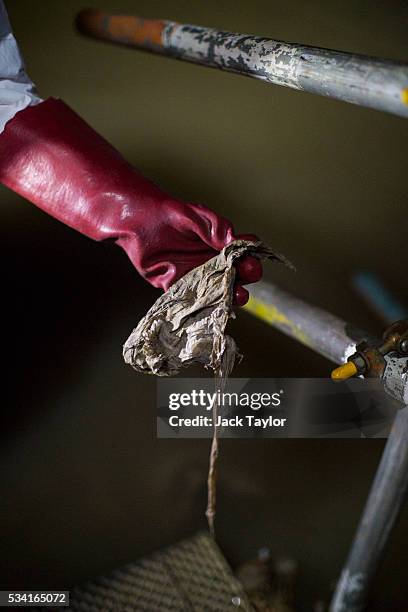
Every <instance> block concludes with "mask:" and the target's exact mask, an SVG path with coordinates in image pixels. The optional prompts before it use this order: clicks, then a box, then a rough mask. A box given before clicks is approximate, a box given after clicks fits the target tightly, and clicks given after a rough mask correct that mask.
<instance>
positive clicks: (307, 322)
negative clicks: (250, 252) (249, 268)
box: [244, 281, 369, 364]
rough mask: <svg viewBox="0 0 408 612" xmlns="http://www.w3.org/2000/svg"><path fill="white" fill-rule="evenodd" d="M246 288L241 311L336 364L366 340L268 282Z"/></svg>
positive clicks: (359, 332)
mask: <svg viewBox="0 0 408 612" xmlns="http://www.w3.org/2000/svg"><path fill="white" fill-rule="evenodd" d="M248 288H249V291H250V298H249V302H248V304H247V305H246V306H245V307H244V308H245V310H247V311H248V312H250V313H251V314H253V315H254V316H255V317H257V318H259V319H262V320H263V321H265V323H268V324H269V325H272V326H273V327H276V328H277V329H279V330H280V331H282V332H283V333H284V334H287V335H288V336H291V337H292V338H294V339H295V340H297V341H298V342H301V343H302V344H305V345H306V346H308V347H309V348H311V349H312V350H314V351H316V352H317V353H320V355H323V356H324V357H327V359H329V360H330V361H332V362H334V363H336V364H343V363H345V362H346V361H347V359H348V358H349V357H350V356H351V355H352V354H353V353H355V351H356V346H357V344H359V343H360V342H361V341H362V340H368V339H369V335H368V334H367V333H365V332H363V331H361V330H359V329H357V328H353V327H352V326H351V325H349V324H348V323H346V322H345V321H343V320H342V319H340V318H339V317H336V316H335V315H332V314H331V313H329V312H327V311H326V310H323V309H322V308H319V307H317V306H313V305H311V304H308V303H306V302H304V301H303V300H300V299H299V298H296V297H294V296H292V295H291V294H290V293H288V292H286V291H284V290H283V289H280V288H279V287H277V286H276V285H273V284H272V283H269V282H266V281H260V282H259V283H256V284H254V285H251V286H250V287H248Z"/></svg>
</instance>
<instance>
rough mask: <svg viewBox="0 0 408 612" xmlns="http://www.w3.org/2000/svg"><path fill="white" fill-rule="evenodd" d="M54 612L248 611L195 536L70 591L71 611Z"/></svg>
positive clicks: (209, 545)
mask: <svg viewBox="0 0 408 612" xmlns="http://www.w3.org/2000/svg"><path fill="white" fill-rule="evenodd" d="M43 609H44V610H46V608H43ZM48 610H49V608H48ZM59 610H61V612H62V611H63V610H72V611H73V612H113V611H115V612H119V611H120V612H134V611H138V612H139V611H140V612H159V611H160V612H162V611H165V612H167V611H168V612H173V611H174V612H176V611H177V612H205V611H207V610H208V611H214V612H224V611H227V610H229V611H233V610H236V611H242V610H245V611H249V610H251V607H250V605H249V603H248V600H247V599H246V597H245V594H244V592H243V590H242V587H241V585H240V583H239V582H238V581H237V580H236V578H235V577H234V576H233V574H232V572H231V570H230V568H229V566H228V565H227V563H226V561H225V559H224V558H223V556H222V554H221V552H220V550H219V549H218V547H217V546H216V544H215V542H214V541H213V539H212V538H211V537H210V536H209V535H208V534H207V533H199V534H198V535H196V536H194V537H192V538H190V539H188V540H185V541H183V542H181V543H179V544H177V545H175V546H171V547H169V548H166V549H164V550H163V551H160V552H158V553H155V554H153V555H151V556H150V557H147V558H145V559H141V560H140V561H138V562H136V563H133V564H130V565H128V566H126V567H124V568H122V569H119V570H116V571H114V572H112V573H111V574H110V575H108V576H106V577H102V578H98V579H96V580H94V581H91V582H88V583H87V584H85V585H84V586H82V587H81V588H77V589H74V590H73V591H71V597H70V607H69V608H59Z"/></svg>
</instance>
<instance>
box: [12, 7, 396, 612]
mask: <svg viewBox="0 0 408 612" xmlns="http://www.w3.org/2000/svg"><path fill="white" fill-rule="evenodd" d="M88 4H89V5H94V6H99V7H101V8H105V9H107V10H115V11H116V12H123V13H138V14H140V15H142V16H145V17H162V18H168V19H174V20H179V21H182V22H190V23H198V24H203V25H210V26H216V27H221V28H224V29H230V30H236V31H242V32H250V33H257V34H263V35H266V36H271V37H275V38H279V39H284V40H285V39H286V40H290V41H297V42H304V43H308V44H312V45H319V46H326V47H331V48H338V49H342V50H348V51H353V52H361V53H367V54H373V55H378V56H384V57H391V58H395V59H401V60H404V59H407V54H408V49H407V25H408V7H407V4H406V2H404V1H403V0H401V1H398V0H391V1H389V2H377V3H373V2H368V1H366V0H358V1H356V0H354V1H352V0H347V1H343V2H335V1H334V0H331V1H328V0H326V1H325V2H323V1H322V0H312V1H309V2H301V1H300V0H287V2H285V3H282V2H276V1H274V0H268V2H266V1H261V0H256V1H255V0H254V1H252V2H248V1H244V0H234V2H232V1H229V2H228V1H226V0H217V1H216V2H215V1H214V2H212V1H207V2H196V3H191V2H189V1H187V0H183V1H179V2H177V3H170V2H164V1H162V2H148V1H147V0H140V1H138V2H131V1H130V0H121V2H113V0H111V1H108V0H106V1H104V2H103V1H101V2H99V3H97V2H91V1H89V2H88ZM82 7H83V4H82V3H81V2H80V1H76V0H75V1H72V0H70V1H69V2H55V1H52V0H47V1H45V0H41V1H38V2H30V3H29V2H25V1H24V0H13V1H10V2H8V10H9V14H10V19H11V22H12V25H13V28H14V31H15V35H16V37H17V39H18V40H19V42H20V44H21V48H22V51H23V54H24V56H25V58H26V63H27V68H28V72H29V74H30V76H31V77H32V78H33V80H34V81H35V82H36V83H37V85H38V89H39V91H40V94H41V95H42V96H43V97H47V96H49V95H53V96H60V97H62V98H63V99H64V100H65V101H66V102H67V103H69V104H70V105H71V106H72V107H73V108H74V109H75V110H76V111H77V112H79V113H80V114H81V115H82V116H83V117H84V118H85V119H86V120H87V121H88V122H89V123H91V125H93V126H94V127H95V128H96V129H97V130H99V131H100V132H101V133H102V134H103V135H104V136H105V137H106V138H107V139H108V140H110V141H111V142H112V143H113V144H114V145H116V146H117V148H118V149H120V150H121V151H122V152H123V153H124V155H125V156H126V157H127V158H128V159H129V160H130V161H131V162H133V163H134V164H135V165H136V166H138V167H139V168H140V169H141V170H142V171H143V172H144V173H145V174H146V175H147V176H149V177H151V178H152V179H154V180H155V181H156V182H158V183H159V184H160V185H161V186H163V187H164V188H166V189H167V190H168V191H169V192H170V193H172V194H174V195H176V196H179V197H182V198H185V199H189V200H192V201H199V202H203V203H206V204H207V205H209V206H210V207H212V208H215V209H216V210H217V211H219V212H220V213H221V214H223V215H225V216H227V217H229V218H231V219H232V220H233V221H234V223H235V225H236V228H237V230H239V231H245V232H255V233H257V234H258V235H260V236H261V237H262V238H263V239H264V240H265V241H266V242H268V243H269V244H271V245H272V246H273V247H275V248H276V249H277V250H279V251H282V252H284V253H285V254H286V255H287V256H288V257H290V259H292V260H293V261H294V262H295V264H296V265H297V268H298V272H297V273H296V274H293V273H291V272H288V271H283V270H280V269H278V268H277V267H275V268H274V267H273V266H272V265H270V266H268V267H267V271H266V275H267V276H268V277H269V278H271V279H272V278H273V279H274V280H276V282H279V283H280V284H281V285H283V286H285V287H287V288H289V289H290V290H291V291H293V292H294V293H296V294H298V295H299V296H302V297H304V298H306V299H308V300H310V301H312V302H315V303H318V304H320V305H321V306H324V307H327V308H329V309H330V310H332V311H333V312H335V313H336V314H338V315H340V316H343V317H344V318H346V319H348V320H350V321H351V322H353V323H354V324H357V325H360V326H362V327H366V328H368V329H370V330H372V331H379V330H380V329H381V326H382V323H381V321H380V320H378V319H376V318H375V317H374V316H373V315H371V313H370V311H369V310H368V309H367V307H366V306H365V305H364V303H363V302H362V301H361V300H360V299H359V298H358V297H357V296H356V295H355V293H354V292H353V291H352V289H351V288H350V277H351V274H352V273H353V271H355V270H356V269H360V268H366V269H371V270H374V271H376V272H378V273H379V274H380V276H381V278H382V279H383V280H384V282H385V283H386V284H387V285H388V286H389V287H390V289H392V290H393V291H394V292H395V293H396V294H397V295H398V296H399V297H400V299H401V300H405V301H408V295H407V283H406V203H405V200H406V177H407V162H406V146H407V123H406V121H405V120H403V119H400V118H397V117H393V116H389V115H386V114H381V113H378V112H375V111H371V110H366V109H363V108H358V107H353V106H351V105H346V104H343V103H340V102H335V101H332V100H327V99H323V98H318V97H314V96H311V95H308V94H304V93H299V92H294V91H291V90H285V89H282V88H278V87H273V86H268V85H265V84H263V83H261V82H257V81H254V80H250V79H245V78H243V77H239V76H236V75H231V74H225V73H221V72H217V71H215V70H209V69H204V68H200V67H197V66H194V65H190V64H187V63H181V62H176V61H174V60H167V59H164V58H162V57H157V56H153V55H149V54H146V53H142V52H137V51H132V50H129V49H124V48H120V47H114V46H109V45H104V44H102V43H96V42H92V41H88V40H84V39H81V38H80V37H79V36H78V35H77V34H76V33H75V32H74V31H73V28H72V22H73V18H74V16H75V14H76V12H77V11H78V10H79V9H80V8H82ZM0 195H1V200H2V205H1V210H0V215H1V223H0V227H1V242H0V248H1V251H2V253H1V257H2V263H3V265H2V270H3V278H2V283H3V293H2V307H3V312H2V321H3V326H2V327H3V329H2V352H3V356H4V359H5V366H4V367H3V382H4V395H3V402H2V429H1V436H2V441H1V449H0V478H1V483H2V488H1V502H0V525H1V527H0V533H1V539H2V554H1V560H0V575H1V587H2V588H3V589H4V588H21V589H23V588H57V587H60V588H68V587H69V586H70V585H72V584H77V583H80V582H81V581H83V580H84V579H87V578H91V577H94V576H96V575H98V574H100V573H102V572H106V571H109V570H110V569H112V568H115V567H118V566H119V565H121V564H123V563H126V562H129V561H132V560H135V559H137V558H138V557H140V556H141V555H144V554H146V553H148V552H150V551H152V550H155V549H157V548H159V547H162V546H164V545H166V544H169V543H173V542H175V541H177V540H178V539H180V538H182V537H184V536H187V535H189V534H191V533H193V532H194V531H196V530H197V529H198V528H200V527H203V526H204V525H205V521H204V507H205V497H206V490H205V486H206V484H205V483H206V476H207V462H208V452H209V444H208V441H207V440H198V441H188V440H184V441H182V440H157V439H156V437H155V380H154V379H153V378H150V377H143V376H142V375H138V374H136V373H135V372H133V371H132V370H131V369H130V368H128V367H126V366H125V365H124V363H123V361H122V357H121V346H122V343H123V342H124V340H125V339H126V338H127V336H128V334H129V332H130V331H131V329H132V328H133V327H134V326H135V325H136V323H137V322H138V320H139V319H140V318H141V316H142V315H143V314H144V313H145V312H146V310H147V309H148V308H149V307H150V305H151V304H152V302H153V301H154V300H155V298H156V297H157V295H158V292H157V291H156V290H154V289H152V288H150V287H149V286H147V285H146V284H145V283H144V282H143V281H142V280H141V279H140V278H138V275H137V273H136V272H135V271H134V270H133V269H132V267H131V266H130V264H129V262H128V260H127V259H126V256H125V254H124V253H123V252H121V251H120V250H119V249H117V248H116V247H114V246H111V245H103V244H96V243H93V242H91V241H90V240H88V239H87V238H84V237H83V236H81V235H79V234H77V233H75V232H74V231H73V230H70V229H68V228H66V227H64V226H63V225H61V224H59V223H58V222H56V221H54V220H53V219H51V218H48V217H47V216H46V215H45V214H44V213H42V212H40V211H39V210H37V209H36V208H35V207H34V206H33V205H31V204H30V203H28V202H26V201H24V200H22V199H21V198H19V197H17V196H15V195H14V194H12V193H11V192H9V191H8V190H6V189H4V188H2V189H1V194H0ZM232 331H233V334H234V335H235V338H236V340H237V342H238V345H239V346H240V348H241V350H242V352H243V353H244V355H245V359H244V361H243V362H242V364H241V365H240V366H239V367H238V368H237V369H236V371H235V374H236V375H237V376H242V377H247V376H260V377H274V376H326V375H327V374H328V373H329V371H330V369H331V364H330V363H328V362H327V361H325V360H324V359H323V358H320V357H318V356H316V355H314V354H313V353H312V352H310V351H308V350H307V349H305V348H302V347H300V346H298V345H297V344H295V343H294V342H293V341H292V340H289V339H287V338H285V337H284V336H281V335H280V334H279V333H277V332H275V331H274V330H273V329H271V328H268V327H266V326H265V325H264V324H263V323H262V322H259V321H256V320H255V319H253V318H251V317H250V316H249V315H248V314H246V313H243V312H241V313H239V315H238V319H237V321H236V322H234V323H233V326H232ZM191 374H192V375H193V374H197V372H191ZM6 391H9V392H10V393H9V397H8V398H7V394H6ZM383 444H384V443H383V441H380V440H361V441H360V440H358V441H357V440H304V441H302V440H279V441H274V440H257V441H255V440H253V441H252V440H247V441H246V440H225V441H223V443H222V450H221V459H220V482H219V505H218V519H217V532H218V540H219V543H220V545H221V547H222V549H223V551H224V553H225V555H226V557H227V558H228V560H229V561H230V562H231V564H232V565H233V566H234V565H236V564H237V563H239V562H241V561H242V560H245V559H248V558H249V557H251V556H254V555H255V554H256V551H257V549H258V548H259V547H261V546H269V547H270V548H271V551H272V553H273V555H275V556H282V555H288V556H291V557H294V558H296V559H297V560H298V561H299V562H300V568H301V576H300V584H299V604H300V609H302V610H309V609H310V608H311V604H312V602H313V600H314V599H315V598H316V597H317V596H324V595H325V594H327V592H328V591H329V589H330V585H331V583H332V581H333V580H335V578H336V576H337V575H338V573H339V570H340V568H341V565H342V563H343V561H344V558H345V555H346V552H347V550H348V547H349V544H350V541H351V538H352V535H353V532H354V529H355V527H356V523H357V520H358V517H359V515H360V512H361V510H362V507H363V504H364V500H365V498H366V495H367V492H368V489H369V485H370V480H371V478H372V476H373V474H374V471H375V468H376V465H377V464H378V461H379V457H380V454H381V451H382V449H383ZM407 536H408V514H407V511H404V513H403V516H402V519H401V521H400V523H399V525H398V527H397V529H396V530H395V532H394V534H393V536H392V541H391V545H390V547H389V551H388V554H387V558H386V560H385V563H384V565H383V567H382V569H381V572H380V574H379V576H378V580H377V581H376V585H375V588H374V593H373V598H372V599H373V601H372V604H371V606H370V610H392V611H396V610H399V609H400V610H405V609H406V607H407V606H406V604H407V601H408V590H407V582H406V567H407V561H408V555H407V552H406V551H407Z"/></svg>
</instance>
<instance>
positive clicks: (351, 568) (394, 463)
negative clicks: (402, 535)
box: [330, 406, 408, 612]
mask: <svg viewBox="0 0 408 612" xmlns="http://www.w3.org/2000/svg"><path fill="white" fill-rule="evenodd" d="M407 492H408V406H405V408H403V409H401V410H399V411H398V412H397V414H396V417H395V419H394V423H393V426H392V429H391V432H390V435H389V437H388V440H387V444H386V446H385V450H384V452H383V455H382V458H381V462H380V465H379V467H378V469H377V473H376V475H375V478H374V482H373V484H372V487H371V491H370V494H369V496H368V499H367V503H366V506H365V509H364V512H363V514H362V517H361V520H360V524H359V526H358V529H357V532H356V535H355V536H354V540H353V544H352V547H351V550H350V553H349V556H348V559H347V561H346V563H345V565H344V569H343V571H342V573H341V576H340V579H339V582H338V584H337V588H336V591H335V594H334V597H333V600H332V603H331V605H330V612H360V611H361V610H363V609H364V608H365V606H366V603H367V595H368V591H369V588H370V585H371V583H372V580H373V578H374V577H375V574H376V572H377V569H378V566H379V564H380V562H381V560H382V558H383V556H384V554H385V549H386V546H387V543H388V539H389V537H390V534H391V531H392V529H393V527H394V525H395V522H396V520H397V518H398V515H399V513H400V510H401V508H402V506H403V504H404V502H405V500H406V497H407Z"/></svg>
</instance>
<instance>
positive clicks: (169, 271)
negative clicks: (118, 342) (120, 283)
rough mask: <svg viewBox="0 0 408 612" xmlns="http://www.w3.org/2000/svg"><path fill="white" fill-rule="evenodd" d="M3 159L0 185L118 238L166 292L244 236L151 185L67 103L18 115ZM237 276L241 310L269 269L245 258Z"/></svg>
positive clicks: (92, 232)
mask: <svg viewBox="0 0 408 612" xmlns="http://www.w3.org/2000/svg"><path fill="white" fill-rule="evenodd" d="M0 160H1V161H0V181H1V182H3V183H4V184H5V185H7V186H8V187H10V188H11V189H13V191H16V192H17V193H19V194H20V195H22V196H24V197H25V198H27V199H28V200H30V201H31V202H33V203H34V204H36V205H37V206H39V207H40V208H41V209H42V210H44V211H45V212H47V213H48V214H50V215H52V216H53V217H55V218H57V219H59V220H60V221H62V222H63V223H65V224H67V225H69V226H70V227H73V228H74V229H76V230H78V231H79V232H81V233H82V234H85V235H86V236H89V237H90V238H93V239H94V240H105V239H108V238H109V239H114V240H115V242H116V243H117V244H118V245H119V246H121V247H122V248H123V249H124V250H125V251H126V253H127V255H128V257H129V259H130V260H131V262H132V263H133V265H134V266H135V268H136V269H137V270H138V272H139V273H140V274H141V275H142V276H143V277H144V278H145V279H146V280H147V281H148V282H149V283H151V284H152V285H154V286H155V287H161V288H162V289H164V290H167V289H168V288H169V287H170V285H171V284H172V283H174V282H175V281H176V280H178V279H179V278H180V277H181V276H183V275H184V274H186V272H189V271H190V270H191V269H192V268H194V267H196V266H199V265H201V264H202V263H204V262H205V261H207V260H208V259H210V258H211V257H214V255H216V254H217V252H219V251H220V250H221V249H222V248H223V247H224V246H226V245H227V244H229V243H230V242H231V241H232V240H234V239H236V238H237V237H238V236H236V235H235V234H234V230H233V227H232V225H231V223H230V222H229V221H227V220H226V219H224V218H222V217H219V216H218V215H217V214H216V213H215V212H213V211H212V210H210V209H208V208H206V207H205V206H202V205H200V204H192V203H184V202H181V201H179V200H175V199H173V198H171V197H169V196H168V195H167V194H166V193H164V192H163V191H161V190H160V189H159V188H158V187H156V185H154V184H153V183H151V182H150V181H148V180H147V179H145V178H144V177H143V176H142V175H141V174H139V172H138V171H137V170H135V169H134V168H132V166H130V165H129V164H128V163H127V162H126V161H125V160H124V159H123V157H122V156H121V155H120V153H118V151H116V150H115V149H114V148H113V147H112V146H111V145H110V144H109V143H108V142H106V140H104V139H103V138H102V137H101V136H100V135H99V134H97V133H96V132H95V131H94V130H93V129H92V128H91V127H90V126H89V125H88V124H87V123H85V122H84V121H83V120H82V119H81V118H80V117H79V116H78V115H77V114H76V113H74V112H73V111H72V110H71V109H70V108H69V107H68V106H67V105H66V104H64V103H63V102H62V101H60V100H55V99H53V98H50V99H48V100H46V101H45V102H42V103H41V104H38V105H37V106H32V107H29V108H26V109H25V110H23V111H21V112H19V113H17V115H16V116H15V117H14V118H13V119H12V120H11V121H9V122H8V123H7V125H6V128H5V130H4V132H3V133H2V134H1V135H0ZM243 237H244V236H243ZM252 238H253V236H252ZM237 270H238V275H237V285H236V290H235V298H236V302H237V303H238V304H239V305H242V304H243V303H245V302H246V301H247V299H248V292H247V291H246V289H244V288H243V287H242V284H243V283H247V282H256V281H257V280H259V278H260V277H261V275H262V268H261V265H260V263H259V261H258V260H257V259H255V258H253V257H246V258H244V259H243V260H242V261H241V262H239V264H238V267H237Z"/></svg>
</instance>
